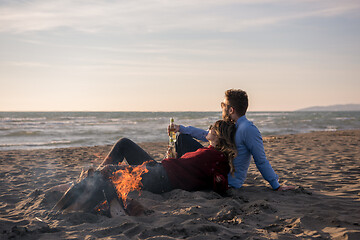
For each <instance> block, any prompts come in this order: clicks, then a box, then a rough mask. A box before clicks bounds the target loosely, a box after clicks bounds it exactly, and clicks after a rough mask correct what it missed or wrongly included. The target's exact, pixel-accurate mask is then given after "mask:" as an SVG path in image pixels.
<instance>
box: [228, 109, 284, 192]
mask: <svg viewBox="0 0 360 240" xmlns="http://www.w3.org/2000/svg"><path fill="white" fill-rule="evenodd" d="M236 128H237V130H236V134H235V144H236V148H237V156H236V158H235V159H234V162H233V163H234V167H235V173H234V176H232V175H231V174H229V176H228V178H229V185H230V186H231V187H234V188H240V187H241V186H242V185H243V184H244V182H245V179H246V175H247V171H248V169H249V165H250V160H251V156H253V158H254V161H255V164H256V166H257V168H258V169H259V171H260V172H261V174H262V176H263V177H264V179H265V180H267V181H268V182H269V183H270V185H271V186H272V188H273V189H277V188H278V187H280V184H279V182H278V176H277V175H276V174H275V172H274V170H273V169H272V167H271V165H270V163H269V161H268V160H267V159H266V155H265V151H264V146H263V141H262V137H261V134H260V131H259V130H258V128H257V127H256V126H255V125H254V124H253V123H252V122H250V121H249V120H248V119H247V118H246V116H245V115H244V116H242V117H240V118H239V119H238V120H237V121H236Z"/></svg>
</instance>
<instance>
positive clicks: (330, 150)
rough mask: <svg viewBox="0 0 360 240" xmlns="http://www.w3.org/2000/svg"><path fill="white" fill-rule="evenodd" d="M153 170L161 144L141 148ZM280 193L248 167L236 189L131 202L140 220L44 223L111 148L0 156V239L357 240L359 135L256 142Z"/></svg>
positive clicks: (88, 216) (66, 217) (77, 218)
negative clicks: (68, 187) (68, 188)
mask: <svg viewBox="0 0 360 240" xmlns="http://www.w3.org/2000/svg"><path fill="white" fill-rule="evenodd" d="M140 145H141V146H143V147H144V149H146V150H147V151H148V152H149V153H150V154H151V155H152V156H153V157H154V158H155V159H156V160H161V159H162V158H163V156H164V153H165V150H166V143H144V144H140ZM264 146H265V151H266V153H267V157H268V159H269V160H270V162H271V164H272V166H273V168H274V170H275V171H276V173H277V174H278V175H279V176H280V183H281V184H287V185H295V186H297V189H295V190H291V191H287V192H276V191H273V190H271V188H270V186H269V184H268V183H267V182H266V181H265V180H264V179H263V178H262V177H261V175H260V173H259V171H258V170H257V169H256V166H255V164H254V163H253V162H252V163H251V165H250V169H249V173H248V177H247V180H246V183H245V184H244V186H243V187H242V188H241V189H237V190H234V189H232V190H229V191H228V194H227V196H220V195H219V194H217V193H215V192H211V191H198V192H187V191H183V190H173V191H171V192H169V193H165V194H161V195H160V194H152V193H150V192H146V191H143V192H142V193H141V195H140V196H138V195H137V193H132V194H131V197H134V198H136V199H137V200H138V201H139V202H140V203H141V204H142V205H143V206H144V207H146V209H147V210H146V211H145V214H144V215H142V216H125V217H123V216H121V217H116V218H108V217H106V216H102V215H99V214H93V213H82V212H71V213H63V214H50V215H49V216H47V214H48V213H49V211H50V209H51V208H52V207H53V206H54V204H55V203H56V202H57V201H58V200H59V198H60V197H61V196H62V193H61V192H57V191H46V190H47V189H49V188H51V187H53V186H56V185H58V184H63V183H67V182H70V181H76V179H77V178H78V176H79V174H80V172H81V170H82V169H88V168H89V167H96V166H98V164H99V163H100V162H101V161H102V159H103V158H104V157H105V156H106V155H107V153H108V152H109V150H110V148H111V146H96V147H82V148H64V149H51V150H16V151H15V150H14V151H0V189H1V191H0V239H88V240H89V239H207V240H210V239H299V238H302V239H360V130H354V131H338V132H313V133H307V134H297V135H284V136H274V137H267V138H264Z"/></svg>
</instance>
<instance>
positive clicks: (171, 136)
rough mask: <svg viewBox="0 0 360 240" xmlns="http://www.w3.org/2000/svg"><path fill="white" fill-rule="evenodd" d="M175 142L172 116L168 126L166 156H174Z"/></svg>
mask: <svg viewBox="0 0 360 240" xmlns="http://www.w3.org/2000/svg"><path fill="white" fill-rule="evenodd" d="M175 142H176V131H175V127H174V118H170V127H169V146H168V154H167V157H168V158H176V156H177V154H176V149H175Z"/></svg>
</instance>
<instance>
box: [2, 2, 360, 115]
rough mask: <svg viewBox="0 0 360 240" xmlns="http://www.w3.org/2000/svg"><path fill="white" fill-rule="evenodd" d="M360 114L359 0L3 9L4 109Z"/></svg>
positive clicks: (35, 4) (38, 5)
mask: <svg viewBox="0 0 360 240" xmlns="http://www.w3.org/2000/svg"><path fill="white" fill-rule="evenodd" d="M230 88H235V89H243V90H245V91H246V92H247V93H248V95H249V111H292V110H296V109H299V108H304V107H309V106H327V105H333V104H350V103H353V104H354V103H355V104H360V94H359V92H360V1H359V0H356V1H355V0H341V1H339V0H321V1H320V0H61V1H58V0H0V111H220V110H221V108H220V102H221V101H222V100H223V99H224V92H225V91H226V90H227V89H230Z"/></svg>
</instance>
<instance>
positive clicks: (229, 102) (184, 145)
mask: <svg viewBox="0 0 360 240" xmlns="http://www.w3.org/2000/svg"><path fill="white" fill-rule="evenodd" d="M221 108H222V117H223V119H224V120H225V121H229V122H234V123H235V124H236V134H235V144H236V149H237V156H236V157H235V158H234V161H233V164H234V168H235V172H234V174H229V175H228V183H229V186H230V187H233V188H240V187H241V186H242V185H243V184H244V182H245V179H246V175H247V171H248V168H249V165H250V160H251V156H253V158H254V161H255V164H256V167H257V168H258V169H259V171H260V173H261V175H262V176H263V178H264V179H265V180H266V181H268V182H269V183H270V185H271V187H272V188H273V189H274V190H278V191H284V190H290V189H294V188H295V187H294V186H280V184H279V182H278V175H277V174H276V173H275V172H274V170H273V168H272V167H271V165H270V163H269V161H268V160H267V158H266V155H265V150H264V146H263V140H262V137H261V134H260V131H259V130H258V128H257V127H256V126H255V125H254V124H253V123H252V122H250V121H249V120H248V119H247V118H246V116H245V114H246V111H247V108H248V96H247V94H246V92H245V91H243V90H240V89H230V90H227V91H226V92H225V99H224V101H223V102H221ZM174 127H175V131H177V132H180V133H181V134H180V135H179V136H178V140H177V143H176V147H177V152H178V154H184V153H186V152H187V151H195V150H196V149H197V148H199V147H201V145H200V144H199V143H198V142H197V141H196V140H194V139H193V138H196V139H198V140H202V141H207V140H206V138H205V136H206V135H207V131H205V130H203V129H199V128H195V127H191V126H189V127H184V126H182V125H175V126H174ZM184 134H186V135H187V136H188V137H186V135H184ZM190 136H191V137H190Z"/></svg>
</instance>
